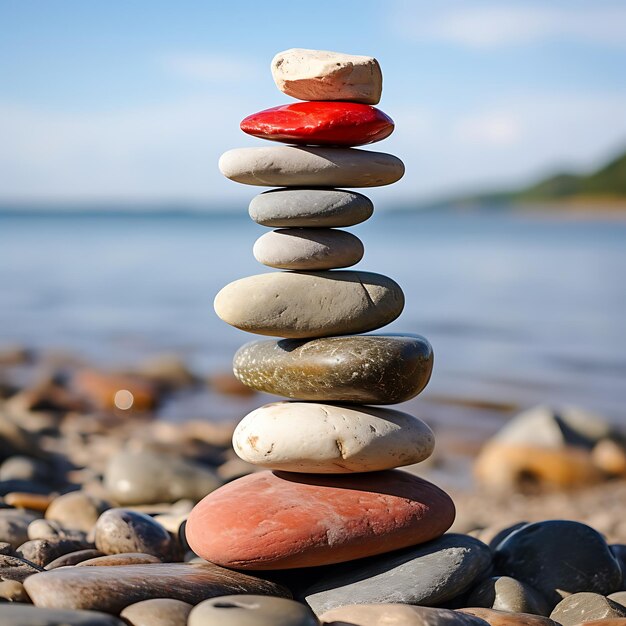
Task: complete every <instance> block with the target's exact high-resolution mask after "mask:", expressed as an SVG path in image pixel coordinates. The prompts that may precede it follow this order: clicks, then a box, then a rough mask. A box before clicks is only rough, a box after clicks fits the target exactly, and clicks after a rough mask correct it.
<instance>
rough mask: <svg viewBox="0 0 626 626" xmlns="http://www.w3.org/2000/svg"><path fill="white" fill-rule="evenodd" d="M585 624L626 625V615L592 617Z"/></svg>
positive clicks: (591, 625)
mask: <svg viewBox="0 0 626 626" xmlns="http://www.w3.org/2000/svg"><path fill="white" fill-rule="evenodd" d="M584 624H585V626H626V617H614V618H607V619H592V620H591V621H589V622H585V623H584Z"/></svg>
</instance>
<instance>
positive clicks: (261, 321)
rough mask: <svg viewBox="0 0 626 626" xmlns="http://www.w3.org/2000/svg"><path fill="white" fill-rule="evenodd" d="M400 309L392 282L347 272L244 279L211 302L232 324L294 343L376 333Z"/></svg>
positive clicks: (397, 290) (401, 301)
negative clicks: (292, 340)
mask: <svg viewBox="0 0 626 626" xmlns="http://www.w3.org/2000/svg"><path fill="white" fill-rule="evenodd" d="M330 303H332V306H330ZM403 307H404V294H403V293H402V289H401V288H400V286H399V285H398V284H397V283H396V282H394V281H393V280H391V278H387V277H386V276H382V275H380V274H374V273H371V272H358V271H350V270H337V271H333V272H271V273H268V274H257V275H256V276H248V277H247V278H241V279H239V280H236V281H234V282H232V283H230V284H228V285H226V287H224V288H223V289H222V290H221V291H220V292H219V293H218V294H217V296H216V297H215V302H214V308H215V312H216V313H217V315H218V316H219V317H220V318H221V319H222V320H224V321H225V322H227V323H228V324H230V325H231V326H235V327H236V328H239V329H240V330H245V331H247V332H251V333H256V334H259V335H274V336H278V337H288V338H295V339H297V338H309V337H310V338H314V337H323V336H329V335H344V334H349V333H360V332H366V331H368V330H375V329H377V328H380V327H381V326H385V325H387V324H389V323H390V322H392V321H393V320H394V319H396V318H397V317H398V316H399V315H400V313H401V312H402V309H403Z"/></svg>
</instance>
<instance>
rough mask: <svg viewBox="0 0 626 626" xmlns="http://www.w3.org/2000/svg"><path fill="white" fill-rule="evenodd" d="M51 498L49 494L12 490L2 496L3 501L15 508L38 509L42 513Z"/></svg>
mask: <svg viewBox="0 0 626 626" xmlns="http://www.w3.org/2000/svg"><path fill="white" fill-rule="evenodd" d="M52 498H53V497H52V496H51V495H49V494H48V495H44V494H39V493H23V492H21V491H12V492H10V493H7V494H6V495H5V496H4V503H5V504H8V505H9V506H13V507H15V508H16V509H28V510H29V511H40V512H42V513H43V512H45V510H46V509H47V508H48V506H49V505H50V502H52Z"/></svg>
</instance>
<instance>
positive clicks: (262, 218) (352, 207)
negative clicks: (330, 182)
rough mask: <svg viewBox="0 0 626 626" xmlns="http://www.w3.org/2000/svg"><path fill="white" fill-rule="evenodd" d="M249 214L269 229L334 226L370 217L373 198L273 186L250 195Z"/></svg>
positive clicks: (346, 192)
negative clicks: (273, 187)
mask: <svg viewBox="0 0 626 626" xmlns="http://www.w3.org/2000/svg"><path fill="white" fill-rule="evenodd" d="M248 212H249V213H250V217H251V218H252V219H253V220H254V221H255V222H256V223H257V224H261V225H263V226H271V227H272V228H336V227H342V226H354V225H356V224H360V223H361V222H364V221H365V220H367V219H369V218H370V217H371V216H372V213H373V212H374V205H373V204H372V201H371V200H370V199H369V198H367V197H366V196H364V195H363V194H360V193H357V192H356V191H345V190H343V189H272V190H271V191H266V192H264V193H260V194H259V195H258V196H255V197H254V198H252V201H251V202H250V207H249V209H248Z"/></svg>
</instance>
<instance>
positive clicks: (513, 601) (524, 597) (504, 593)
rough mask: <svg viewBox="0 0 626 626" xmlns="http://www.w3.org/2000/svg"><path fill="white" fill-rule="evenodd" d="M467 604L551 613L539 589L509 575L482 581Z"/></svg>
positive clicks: (512, 610) (515, 611)
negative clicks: (536, 589)
mask: <svg viewBox="0 0 626 626" xmlns="http://www.w3.org/2000/svg"><path fill="white" fill-rule="evenodd" d="M466 604H467V606H476V607H485V608H488V609H497V610H500V611H508V612H510V613H532V614H533V615H549V614H550V605H549V604H548V602H547V601H546V599H545V598H543V597H542V596H541V594H540V593H539V592H538V591H535V590H534V589H533V588H532V587H529V586H528V585H526V584H525V583H523V582H520V581H519V580H515V578H510V577H509V576H494V577H492V578H487V579H486V580H484V581H482V582H481V583H479V584H478V585H477V586H476V587H474V589H473V590H472V593H471V594H470V596H469V597H468V599H467V603H466Z"/></svg>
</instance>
